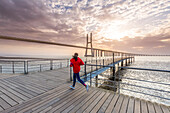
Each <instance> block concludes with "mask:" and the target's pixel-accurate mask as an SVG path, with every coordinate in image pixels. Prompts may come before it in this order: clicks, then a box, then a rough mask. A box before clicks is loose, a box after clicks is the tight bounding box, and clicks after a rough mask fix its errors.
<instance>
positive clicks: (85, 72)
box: [84, 61, 87, 80]
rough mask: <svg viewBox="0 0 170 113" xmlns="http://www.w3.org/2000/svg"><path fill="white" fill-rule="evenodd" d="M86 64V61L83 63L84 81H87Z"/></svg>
mask: <svg viewBox="0 0 170 113" xmlns="http://www.w3.org/2000/svg"><path fill="white" fill-rule="evenodd" d="M86 64H87V61H85V63H84V74H85V80H87V72H86V66H87V65H86Z"/></svg>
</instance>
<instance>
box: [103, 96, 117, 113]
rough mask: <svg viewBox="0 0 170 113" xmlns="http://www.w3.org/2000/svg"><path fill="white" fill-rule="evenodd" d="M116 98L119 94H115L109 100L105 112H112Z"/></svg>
mask: <svg viewBox="0 0 170 113" xmlns="http://www.w3.org/2000/svg"><path fill="white" fill-rule="evenodd" d="M118 98H119V95H118V94H115V95H114V97H113V99H112V101H111V102H110V104H109V106H108V107H107V109H106V111H105V112H106V113H111V112H112V110H113V108H114V107H115V105H116V102H117V100H118Z"/></svg>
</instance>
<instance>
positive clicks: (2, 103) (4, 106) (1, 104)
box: [0, 97, 11, 109]
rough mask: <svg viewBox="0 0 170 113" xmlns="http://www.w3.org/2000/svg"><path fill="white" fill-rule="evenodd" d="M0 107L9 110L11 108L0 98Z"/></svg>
mask: <svg viewBox="0 0 170 113" xmlns="http://www.w3.org/2000/svg"><path fill="white" fill-rule="evenodd" d="M0 106H2V108H3V109H7V108H10V107H11V106H10V105H9V104H8V103H7V102H6V101H5V100H3V99H2V98H1V97H0Z"/></svg>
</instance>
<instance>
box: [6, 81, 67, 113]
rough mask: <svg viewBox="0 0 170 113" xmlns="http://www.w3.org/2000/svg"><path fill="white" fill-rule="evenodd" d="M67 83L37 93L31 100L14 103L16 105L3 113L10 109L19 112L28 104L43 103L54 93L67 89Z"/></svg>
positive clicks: (9, 110) (28, 105) (8, 110)
mask: <svg viewBox="0 0 170 113" xmlns="http://www.w3.org/2000/svg"><path fill="white" fill-rule="evenodd" d="M67 85H68V84H63V85H62V86H60V87H57V88H55V89H53V90H50V91H48V92H46V93H44V94H41V95H39V96H37V97H34V98H33V99H31V100H28V101H26V102H24V103H22V104H19V105H16V106H14V107H12V108H10V109H7V110H5V113H6V112H9V113H11V112H12V111H15V112H19V111H21V110H23V109H24V108H28V107H30V106H32V105H34V104H41V103H44V100H49V99H51V98H53V97H54V96H55V95H58V93H62V92H64V91H65V90H67V89H68V88H67V89H66V86H67ZM41 101H42V102H41ZM35 106H36V105H35Z"/></svg>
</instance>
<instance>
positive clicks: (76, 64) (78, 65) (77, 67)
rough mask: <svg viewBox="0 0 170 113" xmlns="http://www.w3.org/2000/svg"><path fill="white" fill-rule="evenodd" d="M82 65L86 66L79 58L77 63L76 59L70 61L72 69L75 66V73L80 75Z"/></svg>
mask: <svg viewBox="0 0 170 113" xmlns="http://www.w3.org/2000/svg"><path fill="white" fill-rule="evenodd" d="M80 65H84V62H83V61H82V60H81V59H80V58H79V57H78V58H77V61H75V59H74V58H72V59H71V60H70V67H72V66H73V72H74V73H79V72H80V69H81V68H80Z"/></svg>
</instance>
